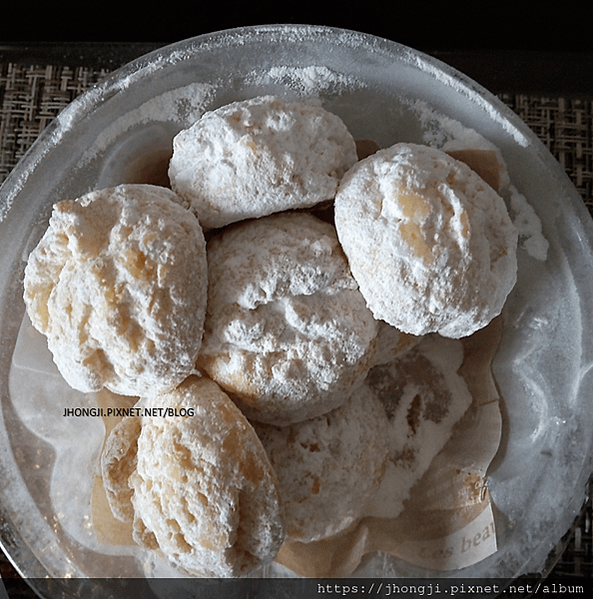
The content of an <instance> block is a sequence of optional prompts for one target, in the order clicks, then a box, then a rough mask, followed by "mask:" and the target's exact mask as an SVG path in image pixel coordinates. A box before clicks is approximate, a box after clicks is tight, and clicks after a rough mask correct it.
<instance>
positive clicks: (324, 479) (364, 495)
mask: <svg viewBox="0 0 593 599" xmlns="http://www.w3.org/2000/svg"><path fill="white" fill-rule="evenodd" d="M254 427H255V430H256V432H257V434H258V435H259V438H260V439H261V441H262V443H263V445H264V447H265V449H266V451H267V453H268V456H269V457H270V461H271V463H272V467H273V468H274V470H275V472H276V474H277V476H278V481H279V485H280V495H281V497H282V501H283V503H284V507H285V513H286V516H285V525H286V535H287V537H288V538H291V539H294V540H298V541H302V542H309V541H315V540H320V539H324V538H327V537H330V536H333V535H335V534H338V533H339V532H341V531H342V530H344V529H346V528H347V527H348V526H350V525H351V524H353V523H354V522H356V521H357V520H358V519H359V518H360V517H361V516H362V514H363V513H364V511H365V508H366V506H367V503H368V502H369V500H370V499H371V498H372V497H373V494H374V493H375V492H376V491H377V489H378V488H379V485H380V484H381V479H382V477H383V474H384V472H385V466H386V463H387V459H388V453H389V452H388V448H389V442H388V433H387V417H386V414H385V411H384V409H383V407H382V405H381V403H380V402H379V401H378V399H377V398H376V397H375V396H374V395H373V394H372V393H370V392H369V390H368V388H367V387H362V388H360V389H359V390H356V391H355V392H354V393H353V394H352V395H351V396H350V398H349V399H348V400H347V401H346V403H345V404H343V405H342V406H340V407H339V408H337V409H335V410H333V411H332V412H329V413H328V414H324V415H322V416H318V417H317V418H313V419H311V420H306V421H304V422H299V423H296V424H292V425H290V426H287V427H277V426H272V425H269V424H258V423H255V424H254Z"/></svg>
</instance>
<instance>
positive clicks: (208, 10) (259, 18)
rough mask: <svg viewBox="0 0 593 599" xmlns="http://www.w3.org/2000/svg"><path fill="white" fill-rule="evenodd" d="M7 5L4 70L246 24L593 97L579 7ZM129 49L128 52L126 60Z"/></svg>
mask: <svg viewBox="0 0 593 599" xmlns="http://www.w3.org/2000/svg"><path fill="white" fill-rule="evenodd" d="M3 4H4V5H3V6H2V7H1V8H0V60H2V59H4V61H11V60H15V57H16V60H18V59H19V57H20V55H19V52H26V53H27V59H28V60H31V56H32V55H34V54H35V53H38V54H40V55H42V56H45V57H47V53H48V52H53V53H56V52H57V53H60V54H61V55H62V56H63V57H64V60H66V61H67V62H68V64H75V63H76V61H77V60H80V61H83V62H84V61H86V64H88V59H87V56H85V54H88V53H91V54H92V55H93V57H94V60H95V61H98V62H100V64H99V65H98V66H106V67H116V66H119V64H117V63H120V62H121V61H122V60H123V61H124V62H126V61H127V60H128V59H129V60H131V59H132V58H135V57H136V56H139V55H141V54H143V53H145V51H148V50H150V49H152V48H153V47H155V46H156V45H166V44H168V43H172V42H176V41H180V40H183V39H187V38H190V37H194V36H196V35H200V34H203V33H210V32H214V31H219V30H222V29H230V28H234V27H241V26H244V25H261V24H278V23H288V24H313V25H328V26H333V27H340V28H344V29H351V30H356V31H361V32H364V33H370V34H372V35H377V36H380V37H384V38H387V39H390V40H393V41H395V42H398V43H401V44H404V45H407V46H410V47H412V48H415V49H417V50H421V51H423V52H426V53H428V54H432V55H434V56H436V57H438V58H440V59H442V60H443V61H445V62H447V63H448V64H450V65H452V66H453V67H455V68H457V69H459V70H460V71H462V72H464V73H465V74H467V75H468V76H470V77H471V78H473V79H475V80H476V81H477V82H478V83H481V84H482V85H484V86H485V87H486V88H488V89H489V90H490V91H492V92H494V93H498V92H499V91H505V92H509V93H512V92H514V91H519V92H522V93H535V94H545V93H547V92H550V93H554V92H558V91H559V92H561V93H563V94H565V95H567V94H568V95H576V96H582V97H591V96H592V95H593V48H592V47H591V40H592V38H593V27H592V26H590V23H591V19H590V17H589V13H590V12H591V11H590V10H589V8H587V9H584V8H583V6H584V5H583V4H580V3H579V4H578V5H577V4H576V3H574V5H571V4H566V3H563V4H559V3H554V4H552V5H550V4H549V3H544V4H543V5H542V3H526V6H525V5H524V4H522V3H520V2H517V1H515V3H514V5H505V4H500V3H490V4H489V3H482V2H475V3H474V4H471V5H465V4H463V3H460V2H454V3H451V2H439V3H430V2H426V1H424V2H422V1H418V0H412V1H411V2H407V3H405V2H401V0H400V1H398V2H394V1H392V2H373V1H370V2H360V1H357V2H356V1H355V2H354V3H353V2H349V3H343V2H342V3H340V2H336V1H335V0H334V1H333V2H323V1H322V0H319V1H318V2H309V3H307V2H299V3H295V2H292V3H285V4H282V5H281V4H280V3H279V2H278V0H276V2H275V3H273V4H270V3H267V2H263V3H262V2H260V3H259V4H258V3H255V2H253V1H252V2H243V3H230V2H218V3H215V4H214V5H212V4H207V3H204V2H202V3H192V4H187V3H185V2H184V3H181V4H179V3H174V2H171V1H170V0H169V2H165V3H163V2H160V3H159V2H158V0H157V1H156V2H150V3H148V2H143V3H139V2H134V3H131V2H129V0H121V1H120V2H118V3H117V4H116V3H113V2H112V1H111V0H108V1H106V2H94V3H79V4H77V5H70V4H60V3H53V2H45V3H43V4H40V5H39V6H37V5H36V4H35V2H33V3H31V2H23V1H22V0H20V1H19V0H11V2H10V4H8V1H6V2H4V3H3ZM584 10H585V12H583V11H584ZM55 42H60V43H59V45H58V46H56V44H55ZM80 42H85V46H83V47H82V48H81V46H80ZM121 42H126V43H127V48H126V51H125V52H123V53H122V50H121V46H119V44H118V43H121ZM130 44H131V45H130ZM118 46H119V48H118ZM97 47H99V49H97ZM126 52H127V54H126Z"/></svg>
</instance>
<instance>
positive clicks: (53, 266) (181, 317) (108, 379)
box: [24, 185, 208, 396]
mask: <svg viewBox="0 0 593 599" xmlns="http://www.w3.org/2000/svg"><path fill="white" fill-rule="evenodd" d="M207 276H208V270H207V264H206V244H205V240H204V234H203V232H202V229H201V227H200V224H199V222H198V220H197V219H196V217H195V216H194V215H193V214H192V213H191V212H190V211H189V210H186V209H185V208H183V207H182V206H181V205H180V200H179V198H178V196H176V195H175V194H174V193H173V192H172V191H171V190H168V189H165V188H162V187H156V186H150V185H121V186H118V187H114V188H109V189H103V190H100V191H94V192H91V193H89V194H87V195H84V196H82V197H81V198H79V199H77V200H65V201H62V202H59V203H58V204H56V205H55V206H54V210H53V214H52V216H51V218H50V221H49V228H48V229H47V231H46V233H45V234H44V236H43V238H42V239H41V241H40V242H39V244H38V246H37V247H36V248H35V249H34V250H33V252H32V253H31V255H30V256H29V260H28V263H27V266H26V269H25V280H24V287H25V291H24V299H25V303H26V306H27V312H28V314H29V316H30V318H31V321H32V322H33V325H34V326H35V328H36V329H38V330H39V331H40V332H41V333H43V334H44V335H45V336H46V337H47V341H48V346H49V349H50V351H51V353H52V354H53V358H54V361H55V363H56V365H57V367H58V369H59V370H60V372H61V373H62V375H63V377H64V379H65V380H66V381H67V382H68V383H69V384H70V385H71V386H72V387H73V388H74V389H77V390H79V391H82V392H84V393H89V392H94V391H98V390H100V389H101V388H102V387H106V388H107V389H109V390H111V391H113V392H114V393H118V394H121V395H132V396H140V395H143V394H145V393H148V392H151V393H153V392H158V391H164V390H168V389H171V388H173V387H175V386H176V385H178V384H179V383H180V382H181V381H182V380H183V379H184V378H185V377H186V376H187V375H188V374H189V373H190V372H192V370H193V368H194V363H195V359H196V357H197V354H198V350H199V349H200V345H201V339H202V333H203V326H204V315H205V306H206V293H207Z"/></svg>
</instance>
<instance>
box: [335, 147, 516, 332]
mask: <svg viewBox="0 0 593 599" xmlns="http://www.w3.org/2000/svg"><path fill="white" fill-rule="evenodd" d="M335 223H336V229H337V231H338V237H339V239H340V242H341V243H342V246H343V248H344V251H345V253H346V255H347V256H348V260H349V263H350V267H351V269H352V273H353V275H354V277H355V279H356V280H357V282H358V284H359V285H360V290H361V293H362V294H363V295H364V297H365V299H366V300H367V303H368V305H369V308H370V309H371V310H372V312H373V314H374V315H375V317H376V318H379V319H382V320H385V321H386V322H388V323H389V324H391V325H393V326H395V327H397V328H399V329H401V330H402V331H404V332H406V333H411V334H413V335H424V334H426V333H430V332H439V333H440V334H442V335H444V336H447V337H453V338H459V337H464V336H467V335H470V334H471V333H473V332H474V331H476V330H478V329H480V328H482V327H484V326H485V325H486V324H488V322H490V321H491V320H492V319H493V318H494V317H495V316H497V315H498V314H499V313H500V311H501V310H502V306H503V304H504V302H505V300H506V297H507V295H508V293H509V292H510V290H511V289H512V288H513V286H514V284H515V281H516V277H517V261H516V247H517V231H516V229H515V227H514V226H513V224H512V222H511V220H510V218H509V215H508V213H507V209H506V206H505V203H504V201H503V199H502V198H501V197H500V196H499V195H498V194H497V193H496V192H495V191H494V190H493V189H492V188H491V187H490V186H489V185H488V184H486V183H485V182H484V181H483V179H481V178H480V177H479V176H478V175H477V174H476V173H475V172H474V171H472V170H471V169H470V168H469V167H468V166H466V165H465V164H463V163H462V162H459V161H457V160H455V159H453V158H452V157H450V156H448V155H447V154H445V153H444V152H442V151H440V150H437V149H435V148H430V147H428V146H420V145H415V144H407V143H401V144H396V145H394V146H392V147H391V148H388V149H386V150H381V151H379V152H377V153H376V154H374V155H373V156H370V157H369V158H366V159H365V160H363V161H361V162H359V163H358V164H356V165H355V166H354V167H353V168H352V169H350V171H349V172H348V173H347V174H346V175H345V176H344V178H343V180H342V182H341V184H340V188H339V190H338V193H337V195H336V199H335Z"/></svg>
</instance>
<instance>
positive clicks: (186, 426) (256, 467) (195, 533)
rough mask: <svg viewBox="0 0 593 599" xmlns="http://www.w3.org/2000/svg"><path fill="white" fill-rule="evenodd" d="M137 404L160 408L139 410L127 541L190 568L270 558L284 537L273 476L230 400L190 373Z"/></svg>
mask: <svg viewBox="0 0 593 599" xmlns="http://www.w3.org/2000/svg"><path fill="white" fill-rule="evenodd" d="M144 406H145V407H146V408H158V409H162V410H164V412H163V414H162V415H157V416H143V417H142V426H141V432H140V435H139V436H138V438H137V458H136V468H135V470H134V471H133V472H132V474H131V475H130V476H129V486H130V488H131V489H132V491H133V494H132V498H131V501H132V504H133V512H134V522H133V535H134V539H135V541H136V542H137V543H139V544H140V545H142V546H144V547H147V548H149V549H153V550H157V549H158V550H160V551H161V552H162V553H163V554H164V555H165V556H166V557H167V558H168V559H169V560H170V561H171V562H172V563H173V564H174V565H175V566H177V567H178V568H179V569H180V570H181V571H184V572H186V573H189V574H193V575H197V576H212V577H236V576H242V575H246V574H248V573H249V572H251V571H252V570H253V569H255V568H257V567H259V566H261V565H262V564H264V563H266V562H268V561H271V560H272V559H273V558H274V557H275V555H276V553H277V552H278V550H279V548H280V546H281V544H282V542H283V539H284V526H283V522H282V509H281V505H280V500H279V494H278V487H277V479H276V476H275V474H274V472H273V470H272V467H271V465H270V462H269V460H268V457H267V455H266V452H265V450H264V448H263V447H262V444H261V442H260V441H259V439H258V437H257V435H256V433H255V431H254V430H253V427H252V426H251V425H250V424H249V422H248V421H247V420H246V419H245V417H244V416H243V415H242V414H241V412H240V411H239V410H238V408H237V407H236V406H235V405H234V403H233V402H232V401H231V400H230V399H229V397H228V396H227V395H226V394H225V393H223V392H222V391H221V389H220V388H219V387H218V385H216V384H215V383H214V382H213V381H211V380H209V379H206V378H198V377H195V376H191V377H189V378H188V379H186V380H185V381H184V382H183V383H182V384H181V385H180V386H179V387H178V388H177V389H175V390H174V391H171V392H168V393H165V394H161V395H157V396H155V397H152V398H150V399H147V400H146V401H145V404H144ZM168 410H177V414H178V415H175V414H174V413H173V414H169V413H168ZM184 413H185V414H186V415H181V414H184Z"/></svg>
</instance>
